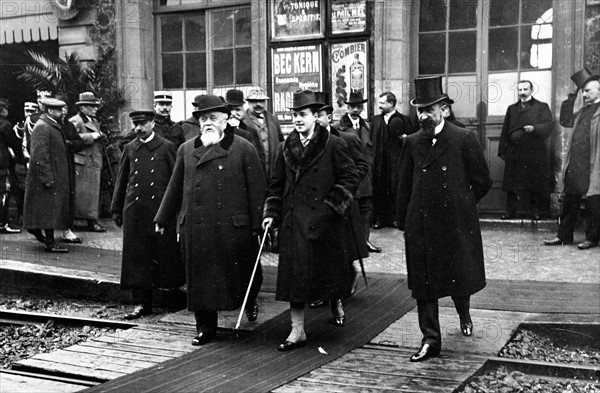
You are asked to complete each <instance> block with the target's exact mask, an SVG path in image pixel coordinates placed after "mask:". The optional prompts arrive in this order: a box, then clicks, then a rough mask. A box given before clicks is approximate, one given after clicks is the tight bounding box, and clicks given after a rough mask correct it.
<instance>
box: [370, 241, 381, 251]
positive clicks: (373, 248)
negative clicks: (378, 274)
mask: <svg viewBox="0 0 600 393" xmlns="http://www.w3.org/2000/svg"><path fill="white" fill-rule="evenodd" d="M367 248H368V249H369V252H376V253H380V252H381V247H376V246H374V245H373V243H371V242H370V241H368V240H367Z"/></svg>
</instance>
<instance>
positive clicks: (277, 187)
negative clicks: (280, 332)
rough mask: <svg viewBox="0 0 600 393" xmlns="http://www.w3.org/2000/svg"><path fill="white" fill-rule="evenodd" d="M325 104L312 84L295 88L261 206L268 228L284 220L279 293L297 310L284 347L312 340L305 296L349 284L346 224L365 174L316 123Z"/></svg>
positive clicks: (343, 290)
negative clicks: (288, 124) (289, 124)
mask: <svg viewBox="0 0 600 393" xmlns="http://www.w3.org/2000/svg"><path fill="white" fill-rule="evenodd" d="M322 106H323V105H322V104H321V103H319V102H318V101H317V100H316V97H315V94H314V92H312V91H310V90H302V91H298V92H296V93H294V96H293V106H292V107H291V108H290V109H292V110H293V111H294V115H293V121H294V128H295V129H294V131H292V133H291V134H290V135H289V136H288V138H287V139H286V140H285V142H284V143H282V144H281V145H280V147H279V149H278V151H277V156H276V159H275V161H274V163H273V167H272V168H271V178H270V181H269V187H268V192H267V200H266V202H265V209H264V213H263V216H264V220H263V228H266V227H267V226H269V225H275V226H277V227H279V245H280V247H279V252H280V254H279V267H278V270H277V291H276V296H275V297H276V299H277V300H280V301H286V302H290V309H291V320H292V331H291V333H290V334H289V336H288V337H287V339H286V340H285V341H284V342H283V343H282V344H281V345H279V347H278V350H280V351H289V350H292V349H294V348H298V347H300V346H302V345H305V344H306V340H307V339H306V333H305V331H304V305H305V303H310V302H311V301H313V300H314V299H330V300H334V301H335V300H336V299H342V298H345V297H347V296H349V295H350V290H351V288H350V287H351V282H352V281H351V274H352V272H351V270H350V266H349V264H348V261H347V258H346V255H345V248H344V241H343V240H344V239H343V236H344V232H343V224H344V215H345V213H346V210H347V209H348V208H349V207H350V205H352V201H353V198H352V196H353V195H354V193H355V192H356V189H357V187H358V183H359V180H360V179H359V175H358V171H357V170H356V167H355V166H354V162H353V161H352V157H350V153H349V151H348V147H347V146H346V144H345V143H344V141H343V140H342V139H340V138H338V137H336V136H334V135H330V134H329V133H328V132H327V130H326V129H324V128H323V127H321V126H320V125H318V124H317V114H318V110H319V109H320V108H321V107H322Z"/></svg>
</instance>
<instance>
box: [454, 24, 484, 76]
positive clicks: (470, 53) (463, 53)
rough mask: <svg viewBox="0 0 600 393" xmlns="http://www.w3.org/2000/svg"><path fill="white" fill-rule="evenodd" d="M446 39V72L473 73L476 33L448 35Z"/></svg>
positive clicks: (467, 32)
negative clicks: (447, 40) (447, 41)
mask: <svg viewBox="0 0 600 393" xmlns="http://www.w3.org/2000/svg"><path fill="white" fill-rule="evenodd" d="M448 39H449V43H448V72H451V73H454V72H475V66H476V56H475V52H476V48H477V42H476V40H477V32H476V31H466V32H457V33H450V34H449V35H448Z"/></svg>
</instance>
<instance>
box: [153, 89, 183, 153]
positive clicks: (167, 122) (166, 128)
mask: <svg viewBox="0 0 600 393" xmlns="http://www.w3.org/2000/svg"><path fill="white" fill-rule="evenodd" d="M172 109H173V94H172V93H171V92H170V91H166V90H159V91H155V92H154V114H155V116H154V123H155V125H154V132H156V133H157V134H158V135H160V136H162V137H163V138H165V139H167V140H169V141H171V142H173V143H174V144H175V146H176V147H179V146H180V145H181V144H182V143H183V142H185V141H186V139H185V136H184V134H183V128H182V127H181V124H179V123H175V122H173V120H171V110H172Z"/></svg>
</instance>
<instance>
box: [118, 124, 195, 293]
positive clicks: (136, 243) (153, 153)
mask: <svg viewBox="0 0 600 393" xmlns="http://www.w3.org/2000/svg"><path fill="white" fill-rule="evenodd" d="M176 154H177V152H176V149H175V145H174V144H173V143H171V142H169V141H167V140H166V139H164V138H163V137H161V136H160V135H157V134H154V138H153V139H152V140H151V141H150V142H148V143H142V142H141V141H140V140H139V139H138V138H136V139H134V140H133V141H132V142H131V143H128V144H127V145H125V150H124V151H123V156H122V158H121V165H120V167H119V173H118V175H117V178H116V180H115V190H114V193H113V199H112V204H111V207H110V211H111V213H113V214H118V215H122V216H123V263H122V266H121V288H122V289H144V288H147V285H145V283H154V284H156V285H157V286H159V287H163V288H173V287H176V286H179V285H181V284H182V283H183V279H184V269H183V265H182V264H181V259H180V256H179V246H178V244H177V234H176V233H175V225H174V223H173V224H171V225H170V226H168V227H167V228H166V230H165V233H164V235H160V234H159V233H156V232H155V231H154V216H155V215H156V212H157V211H158V208H159V207H160V203H161V201H162V199H163V195H164V194H165V190H166V189H167V185H168V184H169V179H170V178H171V174H172V173H173V168H174V167H175V155H176Z"/></svg>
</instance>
